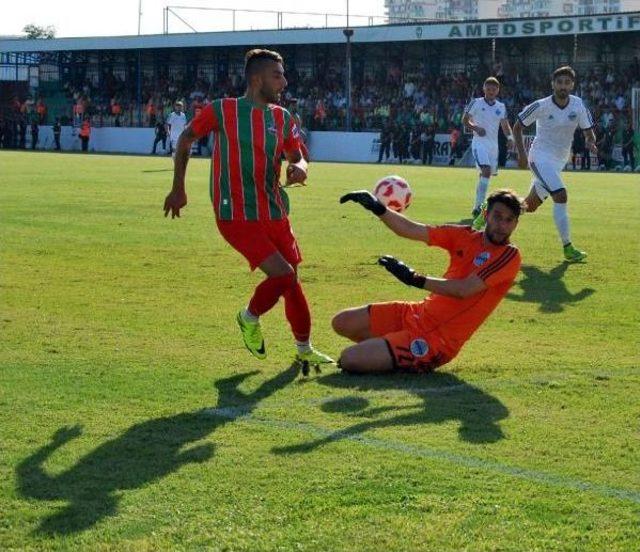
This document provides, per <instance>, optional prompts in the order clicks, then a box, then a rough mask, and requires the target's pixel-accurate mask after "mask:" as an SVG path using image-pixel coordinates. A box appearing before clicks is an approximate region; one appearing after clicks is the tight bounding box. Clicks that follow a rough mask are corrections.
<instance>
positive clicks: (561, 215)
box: [553, 203, 571, 245]
mask: <svg viewBox="0 0 640 552" xmlns="http://www.w3.org/2000/svg"><path fill="white" fill-rule="evenodd" d="M553 220H554V221H555V223H556V228H557V229H558V234H560V239H561V240H562V245H567V244H568V243H571V236H570V233H569V213H567V204H566V203H554V204H553Z"/></svg>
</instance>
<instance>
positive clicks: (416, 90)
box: [0, 20, 640, 159]
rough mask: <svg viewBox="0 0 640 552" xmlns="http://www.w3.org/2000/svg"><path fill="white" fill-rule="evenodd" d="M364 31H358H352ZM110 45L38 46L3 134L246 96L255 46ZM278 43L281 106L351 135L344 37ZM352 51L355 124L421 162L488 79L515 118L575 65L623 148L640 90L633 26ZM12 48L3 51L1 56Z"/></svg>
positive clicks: (158, 116) (111, 121)
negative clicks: (425, 149) (283, 79)
mask: <svg viewBox="0 0 640 552" xmlns="http://www.w3.org/2000/svg"><path fill="white" fill-rule="evenodd" d="M634 21H635V20H634ZM634 24H635V23H634ZM388 27H401V26H388ZM405 27H407V26H405ZM409 27H411V28H412V29H413V28H414V27H415V26H409ZM639 27H640V25H639ZM425 28H426V27H425ZM416 29H417V28H416ZM279 33H285V34H286V33H287V31H279ZM362 33H363V31H360V30H359V31H358V32H357V33H356V37H357V36H358V34H362ZM210 34H212V35H213V34H217V35H221V34H225V33H210ZM282 36H283V35H282V34H279V35H276V34H273V36H271V37H270V38H272V39H273V38H280V39H281V37H282ZM160 38H162V37H160ZM61 40H73V39H61ZM114 40H115V41H116V42H114V47H113V48H112V49H104V50H88V49H86V50H85V49H73V50H71V49H69V50H65V49H64V45H63V44H62V43H61V44H60V47H59V49H54V50H53V51H51V50H50V51H46V52H32V53H31V54H30V55H31V56H32V59H33V60H34V61H33V64H35V65H37V67H38V76H39V79H38V86H35V87H34V86H31V87H25V86H21V87H20V86H16V87H15V90H14V92H15V93H13V94H12V93H11V91H9V87H8V86H7V83H6V82H5V83H4V87H3V102H2V110H0V116H2V117H3V119H4V123H3V125H4V127H5V131H4V132H3V135H4V136H5V137H6V136H7V134H8V135H10V136H19V135H20V133H21V132H22V131H21V130H20V129H21V128H22V126H24V125H27V124H29V122H30V121H31V120H33V119H34V118H35V119H36V120H37V121H38V122H39V123H40V124H46V123H49V124H50V123H52V122H53V121H54V120H55V119H56V118H59V119H60V120H61V122H62V124H68V125H74V126H78V125H79V124H80V122H81V120H82V118H83V117H84V116H85V115H89V116H90V118H91V123H92V126H93V127H104V126H107V127H140V126H142V127H154V126H155V125H156V123H157V122H158V121H162V120H164V119H165V118H166V117H167V115H168V114H169V113H170V111H171V108H172V105H173V102H174V101H175V100H182V101H183V102H184V104H185V106H187V116H188V117H189V118H190V117H192V116H193V114H194V113H195V112H196V111H197V110H198V109H200V108H201V107H202V105H203V104H206V103H207V102H208V101H210V100H211V99H212V98H216V97H224V96H235V95H241V94H242V92H243V91H244V83H243V82H242V79H241V77H240V75H241V74H242V56H243V54H244V52H245V51H246V49H247V47H248V46H253V45H254V44H247V45H246V46H245V45H242V46H235V47H231V46H224V45H220V46H203V47H198V48H194V47H187V46H179V45H178V46H175V47H166V48H156V49H151V48H144V49H143V48H139V49H133V48H122V47H121V45H118V44H117V39H114ZM7 42H11V41H7ZM52 42H55V41H52ZM174 42H175V41H174ZM183 42H185V41H183ZM281 42H282V44H278V43H274V44H272V46H273V47H274V48H277V49H279V50H280V51H281V52H282V53H283V55H284V57H285V59H286V60H287V71H288V72H287V78H288V81H289V86H288V89H287V92H286V95H285V98H284V103H285V105H286V106H287V107H289V108H290V109H291V110H294V111H297V112H298V113H299V115H300V117H301V119H302V121H303V126H304V127H306V129H308V130H311V131H332V130H334V131H335V130H344V129H345V125H346V119H347V98H346V95H345V92H344V90H345V86H344V83H345V63H344V44H343V43H334V42H332V41H330V40H327V41H326V43H321V42H322V41H320V43H319V44H314V45H311V44H303V43H298V44H291V43H290V41H289V40H281ZM179 43H180V41H179V40H178V41H177V44H179ZM115 46H118V47H115ZM353 46H354V47H353V77H352V103H351V125H352V128H351V129H350V130H352V131H356V132H357V131H375V132H379V131H381V130H382V129H383V128H385V127H389V131H390V132H391V134H392V136H393V143H394V149H395V154H394V155H393V157H394V158H398V157H400V158H402V157H405V158H406V157H409V156H413V157H414V158H416V159H417V158H420V157H422V153H419V152H418V151H417V150H418V149H419V146H418V142H419V140H420V136H421V135H423V134H425V133H427V132H428V131H430V132H433V131H435V132H436V133H450V132H452V130H453V129H460V130H462V129H461V118H462V113H463V110H464V107H465V105H466V103H467V102H468V100H469V99H470V98H471V97H474V96H476V95H481V84H482V82H483V80H484V78H485V77H486V76H488V75H495V76H496V77H498V78H499V80H500V81H501V83H502V91H501V99H502V101H503V102H504V103H505V104H506V105H507V108H508V111H509V117H510V119H511V120H512V121H513V119H514V117H515V114H516V113H517V112H518V111H519V110H520V109H521V108H522V107H523V106H524V105H526V104H527V103H529V102H530V101H531V100H532V99H534V98H538V97H542V96H545V95H548V94H549V92H550V90H549V75H550V72H551V70H552V69H553V68H555V67H557V66H558V65H560V64H563V63H571V64H572V66H573V67H574V68H575V69H576V70H577V72H578V76H579V81H578V84H577V89H576V94H578V95H579V96H581V97H582V98H583V99H584V100H585V102H586V104H587V105H588V106H589V108H590V109H591V110H592V112H593V115H594V117H595V119H596V121H598V124H599V132H604V131H607V130H609V131H612V133H613V140H614V142H615V143H618V144H619V143H620V142H621V140H622V132H623V129H624V128H625V127H626V126H627V122H628V121H629V120H631V119H632V90H633V89H634V88H640V59H639V52H640V31H636V30H633V31H632V32H625V33H616V32H599V33H595V32H594V33H593V34H590V33H587V34H580V35H579V34H573V35H569V36H559V37H557V38H556V39H554V40H549V39H548V37H546V36H538V37H536V36H531V37H525V38H502V39H500V40H497V39H492V38H475V37H474V38H470V39H466V40H426V41H425V40H420V39H419V38H418V37H417V36H416V37H414V39H413V40H402V41H396V42H386V41H384V40H380V41H367V42H361V43H358V42H355V43H354V45H353ZM10 55H11V54H3V56H5V58H7V59H5V60H4V61H8V56H10ZM0 61H2V60H0ZM16 85H17V83H16ZM634 124H635V123H634ZM7 126H12V127H13V128H12V129H9V130H7V129H6V127H7ZM635 130H636V132H637V131H638V130H639V129H638V128H637V124H635ZM5 142H7V140H6V138H5ZM13 143H14V144H18V145H20V144H21V141H20V140H19V139H14V140H13ZM463 144H464V140H462V141H461V145H463ZM5 147H6V146H5ZM398 150H400V151H398ZM412 150H413V155H411V154H412Z"/></svg>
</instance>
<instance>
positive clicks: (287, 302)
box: [164, 49, 333, 372]
mask: <svg viewBox="0 0 640 552" xmlns="http://www.w3.org/2000/svg"><path fill="white" fill-rule="evenodd" d="M245 79H246V82H247V90H246V92H245V95H244V96H242V97H240V98H224V99H217V100H214V101H213V102H211V104H209V105H207V106H206V107H205V108H204V109H203V110H202V112H201V113H200V114H199V115H198V116H197V117H195V118H194V119H193V120H192V121H191V122H190V123H189V125H187V127H186V128H185V130H184V132H183V133H182V134H181V135H180V139H179V140H178V145H177V151H176V158H175V169H174V177H173V188H172V190H171V192H170V193H169V195H168V196H167V198H166V199H165V203H164V211H165V216H167V215H168V214H169V212H171V218H174V217H179V216H180V210H181V209H182V208H183V207H184V206H185V205H186V204H187V196H186V192H185V173H186V168H187V162H188V160H189V152H190V149H191V144H192V142H193V141H194V140H197V139H199V138H201V137H203V136H206V135H207V134H209V133H210V132H213V133H214V146H213V152H212V158H213V160H212V166H211V177H210V181H211V182H210V192H211V201H212V203H213V211H214V214H215V218H216V223H217V226H218V229H219V230H220V233H221V234H222V237H223V238H224V239H225V240H226V241H227V242H228V243H229V244H230V245H231V247H233V248H234V249H236V250H237V251H238V252H239V253H240V254H241V255H243V256H244V257H245V259H246V260H247V261H248V263H249V266H250V268H251V270H254V269H255V268H260V269H261V270H262V271H263V272H264V273H265V274H266V276H267V277H266V279H265V280H263V281H262V282H261V283H260V284H259V285H258V286H257V287H256V289H255V291H254V293H253V296H252V297H251V300H250V301H249V303H248V305H247V307H246V308H244V309H241V310H240V312H238V315H237V317H236V321H237V323H238V326H239V327H240V331H241V333H242V337H243V340H244V343H245V345H246V347H247V349H248V350H249V351H250V352H251V353H252V354H253V355H254V356H255V357H256V358H259V359H264V358H265V357H266V354H267V353H266V349H265V343H264V339H263V336H262V330H261V328H260V322H259V319H260V316H261V315H263V314H265V313H266V312H267V311H269V310H270V309H271V308H272V307H273V306H274V305H275V304H276V303H277V302H278V300H279V299H280V297H283V298H284V308H285V315H286V317H287V320H288V321H289V324H290V325H291V329H292V332H293V335H294V338H295V345H296V349H297V350H296V357H295V358H296V361H297V362H298V363H299V364H300V365H301V367H302V369H303V371H304V372H307V371H308V369H309V367H310V366H313V367H315V368H316V369H319V367H320V365H321V364H329V363H332V362H333V360H332V359H331V358H329V357H328V356H327V355H324V354H322V353H320V352H319V351H317V350H316V349H314V348H313V347H312V346H311V342H310V339H309V338H310V333H311V315H310V313H309V307H308V304H307V300H306V298H305V295H304V292H303V291H302V286H301V285H300V281H299V280H298V270H297V268H298V265H299V264H300V262H301V260H302V256H301V254H300V249H299V248H298V244H297V241H296V238H295V236H294V234H293V231H292V229H291V225H290V224H289V216H288V214H289V201H288V198H287V195H286V192H285V191H284V190H283V189H282V187H281V185H280V171H281V163H282V158H283V155H284V157H285V158H286V160H287V161H288V167H287V171H286V175H287V183H288V184H295V183H304V181H305V180H306V177H307V163H306V161H305V160H304V158H303V155H302V152H301V147H300V130H299V128H298V127H297V125H296V124H295V122H294V120H293V118H292V117H291V115H290V113H289V112H288V111H287V110H286V109H284V108H282V107H280V106H279V105H277V103H278V102H279V101H280V97H281V94H282V92H283V91H284V89H285V87H286V85H287V80H286V78H285V76H284V66H283V59H282V57H281V56H280V54H278V53H277V52H273V51H270V50H263V49H254V50H251V51H249V52H248V53H247V55H246V57H245Z"/></svg>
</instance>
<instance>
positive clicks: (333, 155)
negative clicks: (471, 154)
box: [309, 131, 451, 165]
mask: <svg viewBox="0 0 640 552" xmlns="http://www.w3.org/2000/svg"><path fill="white" fill-rule="evenodd" d="M309 149H310V152H311V160H312V161H335V162H347V163H375V162H377V161H378V155H379V153H380V134H379V133H377V132H328V131H327V132H325V131H313V132H310V133H309ZM391 156H392V157H390V158H389V161H390V162H394V161H396V159H394V158H393V151H391ZM450 158H451V142H450V140H449V135H448V134H436V140H435V145H434V149H433V164H434V165H446V164H448V163H449V159H450ZM384 161H385V159H383V162H384ZM420 162H422V161H420Z"/></svg>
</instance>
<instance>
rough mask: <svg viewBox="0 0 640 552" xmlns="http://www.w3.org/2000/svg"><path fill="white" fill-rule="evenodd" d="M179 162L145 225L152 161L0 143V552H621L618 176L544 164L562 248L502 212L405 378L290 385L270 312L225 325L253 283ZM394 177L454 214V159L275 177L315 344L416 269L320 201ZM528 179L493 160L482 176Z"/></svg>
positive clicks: (634, 317) (637, 409) (635, 455)
mask: <svg viewBox="0 0 640 552" xmlns="http://www.w3.org/2000/svg"><path fill="white" fill-rule="evenodd" d="M208 166H209V163H208V161H206V160H192V161H191V164H190V166H189V170H188V190H187V191H188V193H189V200H190V204H189V206H188V207H187V209H186V210H185V211H184V215H183V217H182V218H181V219H179V220H173V221H172V220H167V219H164V218H163V216H162V209H161V207H162V202H163V200H164V196H165V195H166V193H167V191H168V189H169V187H170V181H171V172H169V171H170V168H171V162H170V160H169V159H167V158H141V157H117V156H81V155H65V154H61V155H56V154H43V153H34V154H28V153H6V152H5V153H0V192H1V196H0V230H1V235H2V246H1V275H0V276H1V281H0V284H1V287H0V308H1V312H0V324H1V326H0V327H1V337H0V363H1V364H0V419H1V420H2V423H1V424H0V438H1V443H0V549H2V550H11V549H20V550H22V549H31V550H68V549H79V550H110V549H113V550H135V551H139V550H195V549H211V550H260V551H262V550H283V551H289V550H319V551H320V550H322V551H333V550H363V551H365V550H366V551H371V550H384V551H387V550H474V551H475V550H544V551H546V550H580V551H582V550H625V551H630V550H638V549H640V439H639V433H638V420H639V415H640V401H639V397H640V369H639V367H638V358H639V355H638V353H639V350H638V343H639V337H640V336H639V324H638V323H639V315H638V304H639V299H640V297H639V295H640V293H639V291H638V282H639V281H640V270H639V264H640V250H639V247H638V236H639V234H640V218H639V217H638V213H639V212H640V181H639V180H640V179H639V178H638V176H637V175H631V174H614V175H611V174H607V175H605V174H588V175H583V174H579V173H576V174H571V173H568V174H566V181H567V183H568V187H569V194H570V215H571V220H572V229H573V236H574V241H575V243H576V245H577V246H579V247H581V248H584V249H586V250H587V251H588V252H589V260H588V262H587V263H585V264H579V265H570V266H568V265H565V264H563V263H562V262H561V248H560V246H559V242H558V238H557V234H556V230H555V227H554V225H553V220H552V215H551V209H550V206H549V205H543V206H542V207H541V208H540V210H539V211H538V212H537V213H535V214H533V215H527V216H525V217H523V218H522V220H521V222H520V227H519V228H518V230H517V231H516V234H515V235H514V241H515V242H516V243H517V244H518V245H519V246H520V248H521V251H522V256H523V270H522V273H521V275H520V276H519V278H518V280H517V282H516V284H515V285H514V287H513V289H512V293H511V294H510V295H509V297H508V298H507V299H505V301H504V302H503V303H502V304H501V305H500V306H499V308H498V309H497V310H496V312H495V313H494V314H493V315H492V317H491V318H490V319H489V320H488V322H487V323H486V324H485V325H484V326H483V327H482V328H481V329H480V330H479V331H478V332H477V333H476V335H475V336H474V337H473V338H472V340H471V341H470V342H469V343H468V344H467V346H466V347H465V348H464V349H463V351H462V352H461V354H460V355H459V356H458V358H456V359H455V360H454V361H453V362H452V363H451V364H449V365H447V366H445V367H443V368H442V369H440V370H439V371H438V372H437V373H435V374H432V375H429V376H422V377H419V376H417V377H409V376H398V377H349V376H344V375H342V374H340V373H338V372H337V370H335V369H330V370H328V371H326V372H325V373H323V374H321V375H319V376H318V375H316V376H312V377H310V378H308V379H303V378H301V377H300V375H299V374H297V373H295V370H294V369H291V368H290V364H291V359H292V355H293V349H292V342H291V337H290V334H289V330H288V327H287V324H286V322H285V321H284V315H283V311H282V307H281V306H280V305H279V306H277V307H276V308H275V309H274V310H273V311H272V312H271V313H269V314H268V315H267V316H266V317H265V318H264V322H263V324H264V330H265V334H266V337H267V340H268V341H267V345H268V351H269V357H268V359H267V360H265V361H263V362H260V361H257V360H255V359H254V358H253V357H251V356H250V355H249V353H247V352H246V350H245V349H244V347H243V345H242V343H241V340H240V336H239V334H238V332H237V329H236V326H235V323H234V315H235V313H236V311H237V310H238V308H239V307H241V306H243V305H244V304H245V303H246V301H247V299H248V297H249V295H250V292H251V290H252V289H253V287H254V285H255V284H256V283H257V282H258V281H259V280H260V276H259V275H258V274H252V273H250V272H249V270H248V268H247V265H246V264H245V262H244V260H243V259H241V257H240V256H239V255H238V254H237V253H235V252H234V251H233V250H232V249H231V248H230V247H228V246H227V245H226V244H225V243H224V242H223V241H222V239H221V238H220V237H219V235H218V233H217V230H216V227H215V223H214V221H213V218H212V215H211V206H210V204H209V202H208V191H207V183H208V176H207V175H208ZM396 172H399V173H400V174H402V175H403V176H405V177H406V178H408V179H409V181H410V182H411V184H412V187H413V189H414V193H415V200H414V204H413V205H412V207H411V208H410V210H409V211H408V213H407V214H408V215H409V216H410V217H412V218H415V219H417V220H421V221H424V222H433V223H441V222H451V221H458V220H460V219H461V218H465V217H466V216H467V214H468V211H469V210H470V203H471V200H472V196H473V193H474V186H475V184H474V182H475V173H474V171H472V170H463V169H449V170H447V169H442V168H422V167H397V166H394V167H390V166H389V167H384V166H375V165H337V164H317V165H315V166H313V168H312V174H311V177H310V185H309V186H308V187H307V188H297V189H294V190H291V192H290V196H291V200H292V221H293V226H294V228H295V230H296V233H297V235H298V238H299V241H300V244H301V247H302V251H303V255H304V258H305V261H304V263H303V265H302V267H301V277H302V281H303V283H304V285H305V289H306V291H307V294H308V297H309V299H310V304H311V307H312V312H313V317H314V334H313V339H314V343H315V344H316V345H317V346H318V348H320V349H321V350H323V351H326V352H328V353H330V354H332V355H336V356H337V355H338V354H339V352H340V350H341V349H342V348H343V347H344V346H345V345H347V342H346V341H345V340H344V339H342V338H339V337H337V336H336V335H334V334H333V333H332V330H331V327H330V320H331V317H332V315H333V314H334V313H336V312H337V311H338V310H340V309H342V308H345V307H348V306H355V305H361V304H366V303H368V302H374V301H383V300H392V299H407V300H418V299H420V298H421V295H420V293H419V291H418V290H412V289H408V288H406V287H405V286H403V285H401V284H400V283H398V282H397V281H395V280H394V279H393V278H391V277H390V276H389V275H388V274H387V273H386V272H385V271H384V270H382V269H381V268H380V267H377V266H375V264H374V261H375V259H376V256H377V255H379V254H381V253H390V254H394V255H396V256H399V257H400V258H402V259H404V260H405V261H407V262H408V263H410V264H412V265H414V266H416V267H418V268H419V269H421V270H424V271H427V272H429V273H431V274H434V275H440V274H441V273H442V271H443V270H444V268H445V263H446V256H445V254H444V253H443V252H442V251H440V250H436V249H429V248H425V247H424V246H421V245H420V244H416V243H412V242H408V241H403V240H401V239H400V238H396V237H394V236H392V235H391V233H390V232H389V231H388V230H386V229H385V228H384V227H383V226H382V225H381V224H380V223H379V222H378V221H376V220H375V219H374V217H372V216H370V215H368V214H367V213H366V212H365V211H363V210H362V209H361V208H359V207H358V206H356V205H345V206H340V205H338V201H337V200H338V197H339V196H340V194H341V193H343V192H345V191H348V190H351V189H355V188H362V187H371V186H372V183H373V182H374V181H375V180H376V179H377V178H378V177H380V176H383V175H385V174H389V173H396ZM497 186H510V187H513V188H515V189H516V190H518V191H519V192H521V193H523V194H524V193H525V192H526V191H527V190H528V187H529V175H528V173H526V172H524V171H504V172H502V173H501V174H500V175H499V176H498V178H497V179H496V180H494V181H493V182H492V187H497Z"/></svg>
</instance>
